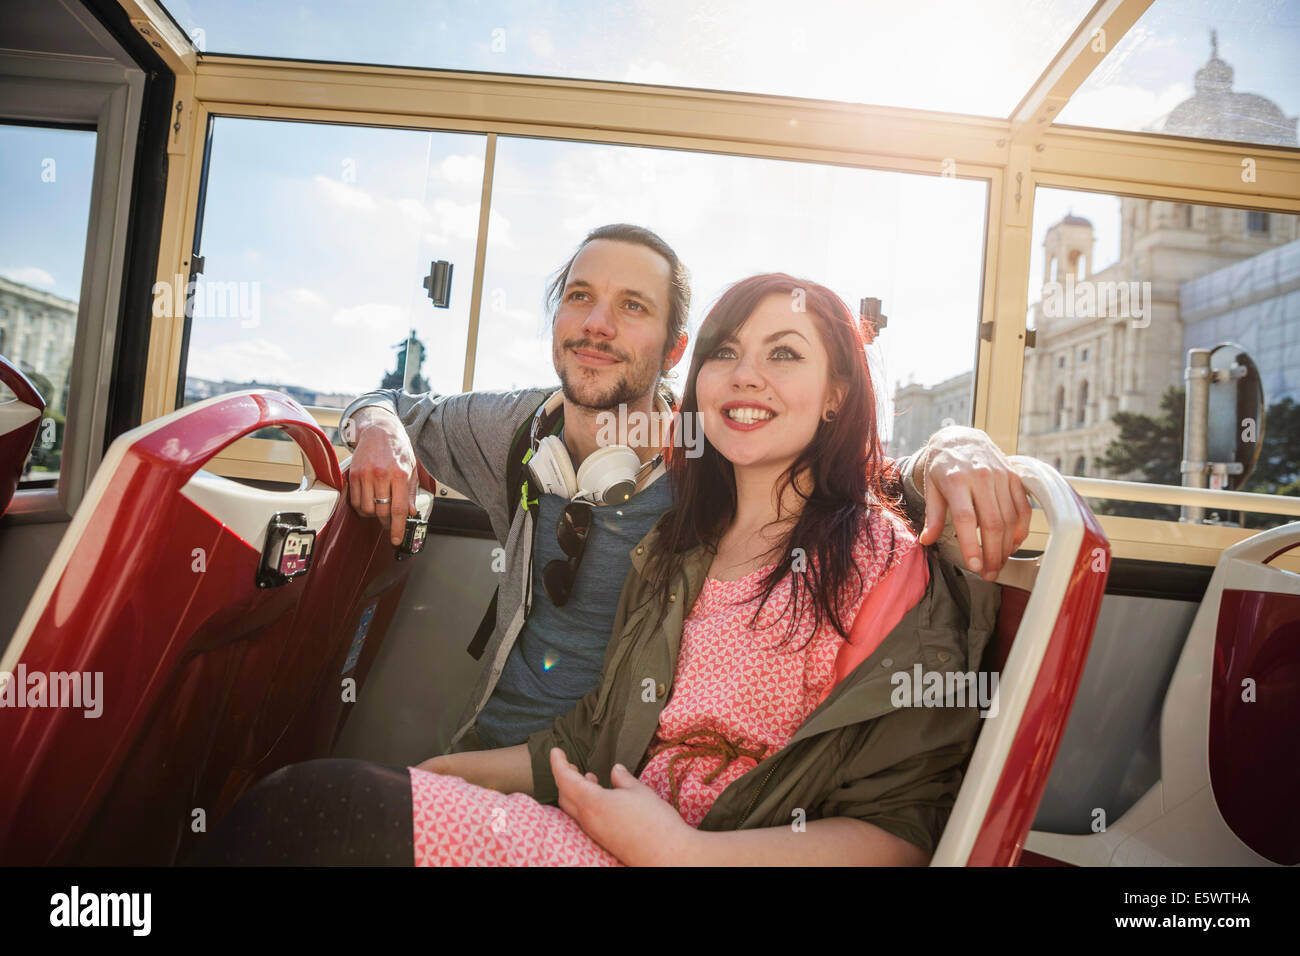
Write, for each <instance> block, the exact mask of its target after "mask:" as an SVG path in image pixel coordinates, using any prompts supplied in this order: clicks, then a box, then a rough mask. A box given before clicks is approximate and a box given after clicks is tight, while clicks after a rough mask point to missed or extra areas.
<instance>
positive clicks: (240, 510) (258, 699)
mask: <svg viewBox="0 0 1300 956" xmlns="http://www.w3.org/2000/svg"><path fill="white" fill-rule="evenodd" d="M270 426H279V427H280V428H282V429H283V430H284V431H285V432H286V433H288V434H289V436H290V437H291V438H292V439H293V440H294V441H296V442H297V443H298V445H299V446H300V448H301V449H302V451H303V454H304V457H305V459H306V462H307V464H308V469H307V470H308V480H307V481H306V482H304V485H305V486H306V487H303V488H301V489H299V491H297V492H290V493H277V492H269V491H259V490H257V489H253V488H250V487H248V486H246V485H237V484H236V483H234V482H225V480H224V479H218V478H216V476H212V475H208V474H206V473H200V471H199V470H200V469H201V468H202V466H203V465H204V463H205V462H207V461H208V460H209V459H210V458H211V457H212V456H213V455H215V454H216V453H217V452H218V451H220V450H221V449H222V448H224V447H225V446H227V445H229V444H230V443H231V442H233V441H235V440H236V439H238V438H240V437H241V436H243V435H247V434H249V433H251V432H253V431H256V430H258V429H261V428H266V427H270ZM341 488H342V478H341V475H340V472H339V468H338V463H337V461H336V459H335V457H334V453H333V450H332V448H331V447H330V444H329V441H328V440H327V439H326V437H325V435H324V433H323V432H321V430H320V429H319V428H318V427H317V426H316V425H315V423H314V421H313V420H312V419H311V417H310V416H309V415H308V414H307V412H306V411H305V410H303V409H302V407H301V406H299V405H298V404H297V403H296V402H293V401H292V400H290V399H288V398H286V397H284V396H282V395H279V394H278V393H274V392H245V393H238V394H234V395H225V396H220V397H218V398H214V399H210V400H208V401H206V402H201V403H199V404H197V405H193V406H190V407H188V408H184V409H181V410H179V411H177V412H174V413H173V414H171V415H168V416H166V417H164V418H161V419H158V420H157V421H154V422H150V423H148V424H146V425H144V426H141V427H140V428H137V429H135V430H133V431H131V432H128V433H127V434H125V435H123V436H121V437H120V438H118V439H117V441H115V442H114V443H113V445H112V447H111V448H110V449H109V451H108V453H107V454H106V456H105V459H104V462H103V464H102V465H101V467H100V469H99V471H98V473H97V474H96V476H95V479H94V481H93V482H92V484H91V487H90V489H89V490H88V492H87V494H86V497H85V499H84V500H83V502H82V504H81V506H80V507H79V508H78V510H77V513H76V515H75V516H74V517H73V520H72V523H71V524H70V525H69V528H68V531H67V533H66V534H65V536H64V539H63V541H62V542H61V543H60V545H59V548H58V550H57V551H56V553H55V556H54V559H53V560H52V561H51V563H50V566H49V567H48V568H47V570H46V573H45V576H44V577H43V578H42V580H41V582H40V585H39V586H38V587H37V590H36V593H35V595H34V596H33V598H32V601H31V603H30V604H29V606H28V609H27V612H26V614H24V616H23V618H22V620H21V621H20V623H19V626H18V629H17V630H16V631H15V633H14V637H13V639H12V641H11V642H10V645H9V647H8V649H7V650H6V651H5V654H4V657H3V662H2V663H0V671H8V672H12V673H15V678H14V680H13V681H12V683H13V684H14V685H15V687H16V689H17V690H18V691H19V692H20V693H21V692H23V690H27V691H28V695H27V696H28V698H29V701H30V700H31V699H32V697H31V693H30V691H31V684H32V675H44V678H43V679H44V681H45V682H46V683H47V685H48V686H50V688H51V690H55V689H56V688H54V686H53V685H54V683H55V682H56V681H59V682H61V683H62V685H63V686H62V687H61V688H57V689H58V690H61V691H62V692H63V693H64V694H66V695H68V697H67V699H71V696H70V695H71V690H72V689H74V688H73V687H72V684H73V683H74V681H73V678H74V677H76V676H78V675H82V676H81V684H82V686H81V688H80V689H81V690H82V691H85V690H90V691H91V692H92V694H93V695H94V696H95V697H96V698H97V700H96V702H95V704H94V708H87V707H84V706H83V707H48V706H26V707H6V708H4V709H0V778H3V779H4V780H5V786H4V787H3V788H0V862H4V863H54V862H87V863H96V862H112V863H167V862H172V861H173V860H174V859H175V858H176V855H177V853H178V852H179V849H180V847H181V844H182V842H183V841H184V840H185V839H186V838H187V836H188V835H190V834H192V833H193V832H194V829H195V828H196V827H197V826H198V821H199V820H201V819H202V820H205V822H212V821H213V819H214V813H216V812H218V811H219V809H220V801H221V799H222V797H223V794H225V793H226V792H227V790H228V783H229V779H230V777H231V776H232V774H235V775H238V774H239V768H240V767H241V765H242V764H246V763H247V761H248V760H249V755H250V754H265V753H268V752H269V751H270V750H271V749H272V748H273V746H274V745H275V743H276V741H277V740H278V739H279V738H280V737H281V736H282V735H283V733H284V728H283V727H280V726H277V725H276V719H267V715H268V714H276V713H282V712H283V711H284V709H286V708H289V709H292V708H293V707H296V706H304V705H305V704H306V703H307V701H306V700H304V699H303V698H302V697H301V696H297V693H296V692H297V689H290V690H289V691H288V694H289V696H288V697H286V698H280V697H279V695H280V693H281V688H280V687H278V686H276V684H275V681H274V676H275V675H276V674H277V673H278V671H279V666H280V664H281V661H282V658H283V656H284V655H285V654H286V653H287V652H288V651H290V650H292V648H294V647H295V646H297V640H298V637H297V635H298V634H299V633H300V632H299V631H298V630H296V628H297V627H298V625H299V622H300V620H301V619H302V617H303V604H304V596H305V595H306V593H307V590H308V589H309V587H310V581H311V579H312V577H313V576H315V575H320V576H326V575H327V574H328V573H329V568H328V561H329V558H328V555H329V553H330V549H329V548H328V547H327V545H328V544H329V540H330V536H331V535H332V533H333V525H334V524H335V522H334V521H333V520H332V519H331V518H330V516H331V515H332V514H334V513H336V510H337V509H336V506H337V505H338V499H339V494H340V490H341ZM217 511H220V512H223V513H222V514H221V516H220V517H218V516H217V515H216V514H214V512H217ZM277 511H279V512H301V513H303V514H305V515H306V516H307V519H308V524H309V525H311V526H312V527H314V528H315V529H317V531H318V535H317V538H318V546H317V549H316V550H315V552H314V553H319V554H320V555H321V556H322V557H317V558H314V559H313V560H314V563H313V566H312V567H311V569H310V571H309V572H308V573H307V575H306V579H305V580H303V579H301V578H295V579H292V580H290V581H288V583H286V584H283V585H282V586H278V587H259V585H258V581H257V577H258V568H259V564H260V562H261V549H262V539H264V538H265V529H266V524H267V522H268V521H269V519H270V517H271V515H272V514H274V513H276V512H277ZM322 558H323V559H324V560H322ZM84 675H89V676H84ZM38 682H39V681H38ZM24 685H26V686H25V687H24ZM96 685H97V686H96ZM96 690H97V691H98V693H95V691H96ZM50 697H51V698H52V695H50ZM81 702H82V703H84V702H85V701H84V698H83V699H82V701H81ZM94 709H98V711H99V713H98V714H97V715H94V716H91V715H89V714H88V713H87V711H88V710H94Z"/></svg>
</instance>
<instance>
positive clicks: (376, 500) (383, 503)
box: [375, 498, 393, 505]
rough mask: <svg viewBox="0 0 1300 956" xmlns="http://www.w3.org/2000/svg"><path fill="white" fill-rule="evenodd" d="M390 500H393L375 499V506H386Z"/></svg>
mask: <svg viewBox="0 0 1300 956" xmlns="http://www.w3.org/2000/svg"><path fill="white" fill-rule="evenodd" d="M392 500H393V499H392V498H376V499H375V504H377V505H386V504H388V503H389V502H390V501H392Z"/></svg>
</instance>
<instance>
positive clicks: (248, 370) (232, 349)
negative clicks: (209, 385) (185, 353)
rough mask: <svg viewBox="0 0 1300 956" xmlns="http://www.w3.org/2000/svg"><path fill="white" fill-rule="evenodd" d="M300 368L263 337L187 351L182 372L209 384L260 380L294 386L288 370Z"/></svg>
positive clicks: (287, 355) (289, 356)
mask: <svg viewBox="0 0 1300 956" xmlns="http://www.w3.org/2000/svg"><path fill="white" fill-rule="evenodd" d="M295 368H300V365H299V363H296V362H295V361H294V358H293V356H291V355H290V354H289V353H288V352H287V351H285V350H284V349H283V348H281V347H280V346H279V345H276V344H275V343H274V342H272V341H271V340H270V339H267V338H255V339H245V340H242V341H235V342H222V343H221V344H219V345H211V346H208V347H206V348H204V349H201V350H196V349H191V350H190V361H189V366H188V367H187V369H186V373H187V374H188V375H190V376H191V377H193V378H206V379H212V380H213V381H218V382H220V381H230V382H246V381H250V380H253V381H262V382H286V383H289V384H297V382H296V381H295V380H294V378H293V377H292V370H294V369H295Z"/></svg>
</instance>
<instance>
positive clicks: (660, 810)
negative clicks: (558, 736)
mask: <svg viewBox="0 0 1300 956" xmlns="http://www.w3.org/2000/svg"><path fill="white" fill-rule="evenodd" d="M551 772H552V773H554V774H555V786H556V788H557V789H558V790H559V791H560V809H561V810H563V811H564V812H565V813H567V814H568V815H569V816H571V817H573V819H575V820H577V821H578V825H579V826H581V827H582V829H583V830H585V831H586V833H587V836H589V837H591V838H592V839H593V840H595V841H596V842H597V843H599V844H600V845H601V846H603V847H604V848H605V849H606V850H608V851H609V852H610V853H612V854H614V856H616V857H618V859H619V860H620V862H622V863H624V864H626V865H628V866H671V865H673V864H674V863H684V862H687V861H688V860H689V859H690V858H691V850H690V848H691V845H692V843H693V842H694V840H695V838H696V836H697V835H698V833H697V831H696V830H695V828H694V827H692V826H691V825H690V824H689V823H687V822H686V821H685V820H683V819H682V818H681V816H680V815H679V814H678V813H677V811H676V810H674V809H673V808H672V806H671V805H670V804H669V803H667V802H665V801H664V800H663V799H662V798H660V796H659V795H658V794H657V793H655V792H654V791H653V790H651V789H650V788H649V787H647V786H646V785H645V784H643V783H642V782H641V781H640V780H638V779H637V778H636V777H634V776H633V775H632V772H631V771H630V770H628V769H627V768H626V767H624V766H623V765H622V764H615V765H614V769H613V771H612V772H611V773H610V781H611V782H612V783H613V784H614V787H613V789H612V790H607V789H605V788H604V787H602V786H601V785H600V782H599V780H598V779H597V778H596V775H595V774H594V773H589V774H587V775H586V776H585V777H584V776H583V775H582V774H580V773H579V772H578V768H577V767H575V766H574V765H573V764H571V763H569V759H568V758H567V757H566V756H565V755H564V751H563V750H561V749H560V748H559V747H552V748H551Z"/></svg>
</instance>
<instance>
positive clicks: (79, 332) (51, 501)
mask: <svg viewBox="0 0 1300 956" xmlns="http://www.w3.org/2000/svg"><path fill="white" fill-rule="evenodd" d="M0 80H2V82H0V116H3V117H4V118H5V119H6V120H10V119H12V120H18V121H21V122H23V123H26V124H29V125H34V126H41V125H47V124H48V125H49V126H69V125H88V126H89V125H93V126H94V127H95V159H94V171H93V179H92V184H91V192H90V214H89V217H88V220H87V228H86V244H85V252H84V258H83V262H82V272H81V290H80V295H79V300H78V306H77V323H76V333H75V338H74V340H73V351H72V364H71V367H70V368H69V371H68V375H69V382H70V388H69V390H68V408H67V425H66V427H65V429H64V438H63V454H62V459H61V465H60V469H59V478H58V482H57V485H56V487H54V488H22V487H21V486H20V487H19V489H18V490H17V491H16V492H15V493H14V497H13V500H12V501H11V502H10V505H9V510H8V511H7V512H6V515H5V517H6V519H10V520H13V521H15V522H45V521H67V520H69V519H71V517H72V514H73V512H74V511H76V508H77V505H78V504H79V503H80V502H81V499H82V497H83V496H84V495H85V492H86V488H87V487H88V486H89V484H90V480H91V478H92V477H93V476H94V474H95V470H96V469H97V468H98V466H99V462H100V460H101V459H102V458H103V449H104V437H105V428H106V415H107V409H108V395H109V384H110V378H111V375H112V369H113V357H114V350H115V347H116V342H117V329H118V308H119V303H120V300H121V295H122V285H123V280H122V268H121V267H122V264H123V262H124V261H125V256H126V245H127V230H128V226H129V221H128V220H129V217H128V215H127V211H128V209H129V207H130V202H131V188H132V177H133V173H134V168H135V151H136V137H135V135H134V131H135V130H136V129H137V128H138V127H139V124H140V111H141V107H142V103H143V95H144V73H143V71H141V70H138V69H127V68H126V67H123V66H116V65H108V64H104V63H83V62H67V61H63V60H54V59H41V58H37V57H30V56H14V55H9V54H0Z"/></svg>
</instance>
